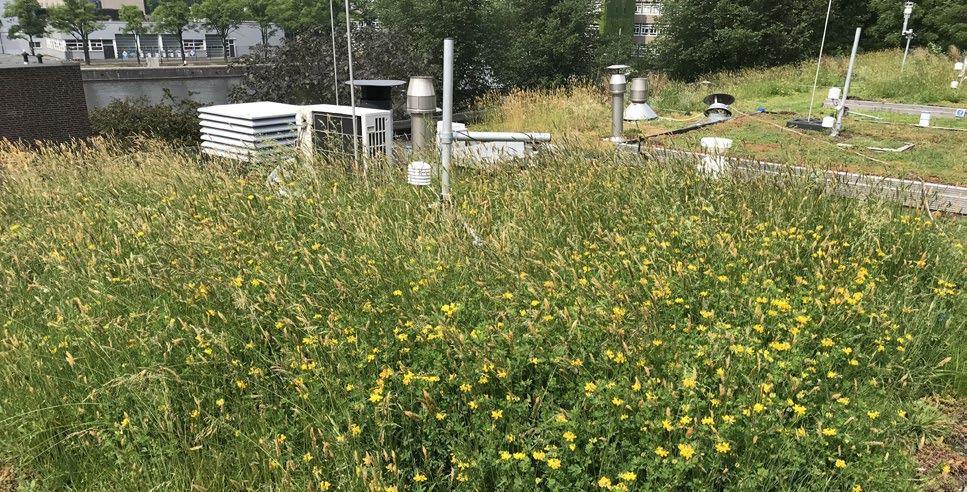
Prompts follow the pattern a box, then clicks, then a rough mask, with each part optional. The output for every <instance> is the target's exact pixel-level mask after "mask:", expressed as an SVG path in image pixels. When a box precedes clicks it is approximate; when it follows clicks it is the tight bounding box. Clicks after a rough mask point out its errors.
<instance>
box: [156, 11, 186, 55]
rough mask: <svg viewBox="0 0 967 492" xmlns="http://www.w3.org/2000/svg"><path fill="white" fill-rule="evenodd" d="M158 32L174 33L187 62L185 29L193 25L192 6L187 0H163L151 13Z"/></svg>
mask: <svg viewBox="0 0 967 492" xmlns="http://www.w3.org/2000/svg"><path fill="white" fill-rule="evenodd" d="M151 20H153V21H154V23H155V27H156V29H157V30H158V32H161V33H167V34H174V35H175V36H176V37H177V38H178V46H179V48H180V50H181V62H182V63H184V62H185V29H188V28H189V27H190V26H191V25H192V16H191V8H190V7H189V6H188V2H187V0H161V2H159V3H158V7H157V8H155V9H154V12H152V13H151Z"/></svg>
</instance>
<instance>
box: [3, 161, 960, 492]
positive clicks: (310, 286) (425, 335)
mask: <svg viewBox="0 0 967 492" xmlns="http://www.w3.org/2000/svg"><path fill="white" fill-rule="evenodd" d="M265 171H266V169H260V168H258V167H255V168H249V169H245V170H239V169H226V168H222V167H219V166H218V165H217V163H214V164H212V163H208V164H205V165H199V162H198V161H197V159H196V156H194V155H192V154H189V153H185V152H183V151H178V150H173V149H170V148H167V147H165V146H164V145H163V144H160V143H154V142H141V143H139V144H138V146H136V147H135V148H121V147H117V146H115V145H112V144H108V143H104V142H94V143H91V144H77V145H74V146H71V147H47V148H40V149H27V148H21V147H12V146H8V147H4V148H2V149H0V477H2V476H5V477H7V478H6V480H7V483H8V484H10V485H11V488H13V489H15V490H16V489H23V490H65V489H67V490H71V489H74V490H79V489H98V490H100V489H103V490H189V489H197V490H226V489H231V490H240V489H241V490H380V491H383V490H385V491H394V490H396V491H404V490H413V491H419V490H599V489H608V490H667V489H675V490H717V489H735V490H777V489H779V490H789V489H795V490H850V491H855V492H859V491H862V490H871V491H872V490H880V491H885V490H912V489H919V488H923V487H926V486H928V485H929V484H941V485H940V486H943V485H942V484H944V483H946V482H944V480H946V479H948V478H949V477H950V474H951V466H953V467H954V469H955V470H956V467H957V464H956V463H950V462H946V461H942V462H939V463H936V466H933V465H931V467H926V468H924V467H922V466H920V467H919V468H920V469H918V465H917V461H916V458H915V455H916V448H917V445H918V443H919V442H922V441H925V440H933V439H937V438H939V437H940V436H944V435H945V434H947V433H949V432H950V431H949V429H950V427H951V422H950V421H949V418H947V417H945V415H944V412H942V411H941V409H940V407H939V406H938V405H937V404H936V403H935V402H936V401H937V398H962V395H963V392H964V391H965V389H967V379H965V368H967V365H965V364H967V359H964V357H965V352H964V347H965V342H964V339H965V332H964V327H965V319H967V318H965V314H967V302H965V295H964V293H963V286H964V282H965V263H967V262H965V249H964V248H965V244H964V242H965V238H967V236H965V234H964V229H963V225H962V224H960V223H957V222H954V221H951V220H949V219H945V218H940V217H932V216H928V215H926V214H924V213H922V212H916V211H913V210H904V209H901V208H898V207H896V206H894V205H888V204H884V203H882V202H877V201H873V200H869V201H865V200H856V199H847V198H841V197H835V196H831V195H828V194H826V193H825V192H824V191H823V190H822V189H821V188H819V187H817V186H815V185H813V184H811V183H810V182H809V181H807V180H805V179H803V178H795V177H778V178H749V177H742V176H723V177H720V178H717V179H715V178H710V177H707V176H702V175H700V174H698V173H696V172H695V171H694V166H692V165H691V164H689V163H671V164H668V163H665V164H657V163H654V162H649V161H646V160H643V159H641V158H640V157H638V156H635V155H627V156H625V155H621V156H616V155H615V154H614V153H611V152H600V151H593V150H585V151H580V152H577V151H562V152H556V153H555V152H551V153H547V154H545V155H543V156H540V157H537V158H535V159H534V160H533V161H531V162H528V163H527V165H525V166H519V167H518V166H514V167H510V168H502V169H499V170H470V169H460V170H458V171H457V172H456V174H455V183H454V201H453V203H452V205H450V206H443V205H441V204H440V203H439V200H438V197H437V196H436V194H435V193H434V192H433V191H432V190H431V189H426V188H414V187H410V186H408V185H406V183H405V180H404V171H402V170H399V169H398V168H389V167H381V166H373V167H371V169H370V172H369V174H368V176H366V177H363V176H361V175H360V174H358V173H350V172H347V171H345V170H344V169H343V168H342V167H341V166H325V165H315V166H311V168H310V169H307V168H303V167H299V166H295V167H293V170H292V171H291V172H290V173H289V174H288V176H289V181H288V182H286V183H285V184H284V185H283V186H284V188H282V189H280V188H279V187H278V186H277V185H267V184H266V182H265V179H264V176H265V174H266V172H265ZM958 395H960V396H958ZM961 401H962V400H961ZM945 477H946V478H945ZM2 483H3V479H2V478H0V489H2V488H3V485H2Z"/></svg>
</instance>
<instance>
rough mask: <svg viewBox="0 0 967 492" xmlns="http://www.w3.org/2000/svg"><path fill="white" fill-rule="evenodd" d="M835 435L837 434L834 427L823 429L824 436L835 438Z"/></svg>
mask: <svg viewBox="0 0 967 492" xmlns="http://www.w3.org/2000/svg"><path fill="white" fill-rule="evenodd" d="M836 434H837V431H836V428H835V427H827V428H825V429H823V435H824V436H835V435H836Z"/></svg>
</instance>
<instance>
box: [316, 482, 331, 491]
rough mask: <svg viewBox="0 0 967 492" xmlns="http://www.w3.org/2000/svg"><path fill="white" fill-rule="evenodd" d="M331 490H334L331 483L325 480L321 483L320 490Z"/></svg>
mask: <svg viewBox="0 0 967 492" xmlns="http://www.w3.org/2000/svg"><path fill="white" fill-rule="evenodd" d="M331 488H332V484H331V483H329V482H327V481H325V480H323V481H321V482H319V490H323V491H325V490H329V489H331Z"/></svg>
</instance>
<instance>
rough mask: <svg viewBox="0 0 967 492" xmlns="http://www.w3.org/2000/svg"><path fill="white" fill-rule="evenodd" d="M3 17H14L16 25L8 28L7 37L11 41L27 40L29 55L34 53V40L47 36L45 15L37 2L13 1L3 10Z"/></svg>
mask: <svg viewBox="0 0 967 492" xmlns="http://www.w3.org/2000/svg"><path fill="white" fill-rule="evenodd" d="M3 15H5V16H7V17H16V18H17V23H16V24H13V25H12V26H10V30H9V31H8V32H7V36H8V37H10V38H13V39H16V38H27V40H28V42H29V43H30V53H31V54H35V52H34V38H35V37H37V38H39V37H43V36H44V35H45V34H47V22H48V19H47V13H46V12H45V11H44V10H43V9H42V8H41V7H40V3H38V2H37V0H13V1H12V2H10V3H8V4H7V6H6V8H4V11H3Z"/></svg>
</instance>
